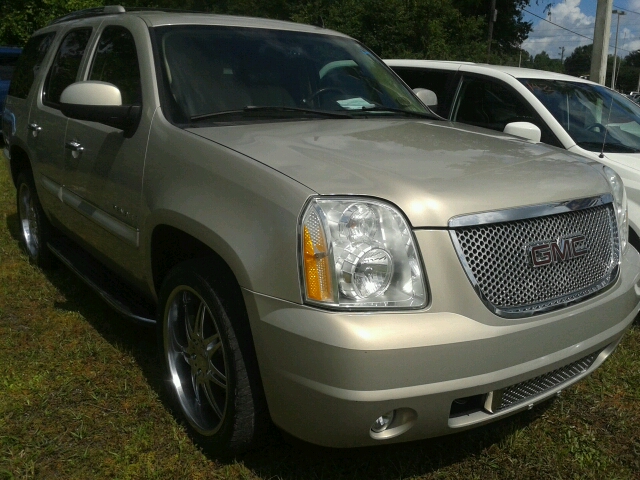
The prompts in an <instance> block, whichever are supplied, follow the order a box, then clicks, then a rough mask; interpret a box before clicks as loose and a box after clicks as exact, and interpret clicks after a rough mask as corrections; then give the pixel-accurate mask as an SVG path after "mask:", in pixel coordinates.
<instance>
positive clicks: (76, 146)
mask: <svg viewBox="0 0 640 480" xmlns="http://www.w3.org/2000/svg"><path fill="white" fill-rule="evenodd" d="M64 148H66V149H68V150H71V156H72V157H73V158H79V157H80V155H82V152H84V147H83V146H82V144H80V143H78V142H76V141H75V140H72V141H70V142H67V143H65V144H64Z"/></svg>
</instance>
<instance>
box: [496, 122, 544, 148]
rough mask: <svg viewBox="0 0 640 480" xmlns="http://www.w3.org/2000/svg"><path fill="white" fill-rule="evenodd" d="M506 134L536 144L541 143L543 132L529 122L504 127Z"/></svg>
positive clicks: (514, 123)
mask: <svg viewBox="0 0 640 480" xmlns="http://www.w3.org/2000/svg"><path fill="white" fill-rule="evenodd" d="M503 131H504V133H508V134H509V135H515V136H516V137H521V138H526V139H527V140H531V141H532V142H534V143H540V137H542V132H541V131H540V129H539V128H538V127H537V126H536V125H534V124H533V123H529V122H511V123H507V125H506V126H505V127H504V130H503Z"/></svg>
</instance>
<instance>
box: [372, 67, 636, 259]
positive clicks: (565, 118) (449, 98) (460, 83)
mask: <svg viewBox="0 0 640 480" xmlns="http://www.w3.org/2000/svg"><path fill="white" fill-rule="evenodd" d="M385 62H386V63H387V65H389V66H391V67H392V68H393V69H394V71H395V72H396V73H397V74H398V75H400V77H401V78H402V79H403V80H404V81H405V82H406V83H407V84H408V85H409V86H410V87H412V88H417V87H421V88H426V89H429V90H432V91H434V93H435V94H436V96H437V106H434V108H435V110H436V111H437V112H438V114H439V115H441V116H443V117H444V118H447V119H449V120H452V121H457V122H463V123H468V124H470V125H477V126H481V127H485V128H490V129H492V130H500V131H503V130H504V128H505V126H506V125H507V124H508V123H510V122H527V123H533V124H535V125H536V126H538V127H539V128H540V130H541V136H542V142H543V143H546V144H549V145H553V146H556V147H560V148H564V149H566V150H569V151H570V152H574V153H578V154H580V155H584V156H586V157H589V158H593V159H595V160H598V161H600V162H602V163H604V164H605V165H608V166H609V167H611V168H613V169H614V170H615V171H616V172H617V173H618V174H619V175H620V176H621V177H622V179H623V181H624V182H625V185H626V191H627V195H628V198H629V221H630V224H631V232H630V241H631V244H632V245H633V246H634V247H635V248H636V249H640V237H639V235H640V106H638V105H637V104H635V103H634V102H632V101H630V100H629V99H628V98H625V97H624V96H623V95H621V94H619V93H617V92H615V91H613V90H611V89H610V88H607V87H603V86H602V85H599V84H597V83H594V82H591V81H589V80H585V79H582V78H576V77H572V76H569V75H563V74H559V73H554V72H546V71H542V70H532V69H529V68H516V67H503V66H499V65H479V64H475V63H468V62H441V61H432V60H385ZM512 133H513V132H512Z"/></svg>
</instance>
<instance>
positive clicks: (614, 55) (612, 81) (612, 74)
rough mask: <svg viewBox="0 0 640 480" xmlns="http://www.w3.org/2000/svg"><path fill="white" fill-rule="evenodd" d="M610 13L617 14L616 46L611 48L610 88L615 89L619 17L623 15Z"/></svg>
mask: <svg viewBox="0 0 640 480" xmlns="http://www.w3.org/2000/svg"><path fill="white" fill-rule="evenodd" d="M611 13H616V14H618V23H617V24H616V45H615V47H614V48H613V71H612V72H611V88H612V89H613V90H615V89H616V73H617V72H616V61H617V60H618V30H619V29H620V15H625V12H623V11H621V10H614V11H613V12H611Z"/></svg>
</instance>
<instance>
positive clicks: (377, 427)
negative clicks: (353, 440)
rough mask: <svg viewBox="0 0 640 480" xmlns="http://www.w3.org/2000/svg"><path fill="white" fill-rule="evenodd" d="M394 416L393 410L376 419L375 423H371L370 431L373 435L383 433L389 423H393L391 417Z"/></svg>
mask: <svg viewBox="0 0 640 480" xmlns="http://www.w3.org/2000/svg"><path fill="white" fill-rule="evenodd" d="M394 416H395V410H392V411H390V412H387V413H385V414H384V415H382V416H380V417H378V418H376V421H375V422H373V425H372V426H371V431H372V432H374V433H380V432H384V431H385V430H386V429H387V428H389V425H391V422H393V417H394Z"/></svg>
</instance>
